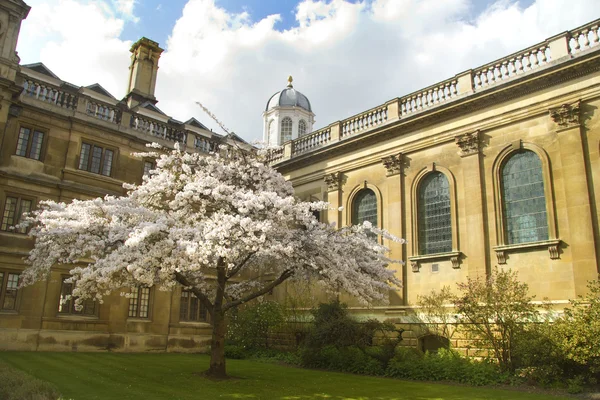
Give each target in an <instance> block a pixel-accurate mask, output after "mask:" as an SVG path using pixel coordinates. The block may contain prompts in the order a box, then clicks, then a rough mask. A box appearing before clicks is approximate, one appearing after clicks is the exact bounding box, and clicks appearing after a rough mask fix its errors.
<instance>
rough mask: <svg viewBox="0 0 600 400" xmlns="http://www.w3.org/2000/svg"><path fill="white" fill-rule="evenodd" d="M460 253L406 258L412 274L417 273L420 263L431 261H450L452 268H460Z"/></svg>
mask: <svg viewBox="0 0 600 400" xmlns="http://www.w3.org/2000/svg"><path fill="white" fill-rule="evenodd" d="M461 255H462V253H461V252H460V251H449V252H447V253H436V254H425V255H422V256H413V257H408V260H409V261H410V265H411V267H412V271H413V272H419V270H420V269H421V263H422V262H427V261H433V260H450V261H451V262H452V268H454V269H457V268H460V256H461Z"/></svg>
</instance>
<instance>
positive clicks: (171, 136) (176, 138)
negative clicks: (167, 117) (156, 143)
mask: <svg viewBox="0 0 600 400" xmlns="http://www.w3.org/2000/svg"><path fill="white" fill-rule="evenodd" d="M130 126H131V128H132V129H134V130H136V131H139V132H143V133H146V134H148V135H152V136H156V137H159V138H163V139H165V140H168V141H171V142H179V143H185V142H186V138H187V136H186V135H187V134H186V132H185V131H184V130H182V129H178V128H177V127H173V126H169V125H168V124H166V123H164V122H159V121H156V120H153V119H150V118H147V117H144V116H141V115H139V114H133V115H132V116H131V122H130Z"/></svg>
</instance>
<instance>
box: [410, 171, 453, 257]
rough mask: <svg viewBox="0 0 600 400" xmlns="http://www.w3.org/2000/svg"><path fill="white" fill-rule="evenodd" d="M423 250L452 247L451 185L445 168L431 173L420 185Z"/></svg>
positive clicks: (419, 220) (444, 249)
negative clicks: (444, 170)
mask: <svg viewBox="0 0 600 400" xmlns="http://www.w3.org/2000/svg"><path fill="white" fill-rule="evenodd" d="M417 209H418V224H419V226H418V229H419V254H423V255H424V254H437V253H446V252H448V251H452V217H451V214H450V187H449V184H448V179H447V178H446V176H445V175H444V174H442V173H441V172H432V173H430V174H428V175H427V176H426V177H425V178H424V179H423V181H422V182H421V184H420V185H419V199H418V205H417Z"/></svg>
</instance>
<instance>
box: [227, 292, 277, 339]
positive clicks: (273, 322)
mask: <svg viewBox="0 0 600 400" xmlns="http://www.w3.org/2000/svg"><path fill="white" fill-rule="evenodd" d="M284 320H285V308H284V306H283V305H281V304H279V303H277V302H274V301H263V302H260V303H255V304H253V305H251V306H247V307H245V308H243V309H239V310H234V312H232V314H231V315H230V316H229V324H228V331H227V342H228V344H231V345H236V346H241V347H242V348H244V349H246V350H249V349H268V348H269V347H270V344H269V334H270V333H271V332H272V331H273V330H274V329H277V328H279V327H280V326H281V324H282V323H283V322H284Z"/></svg>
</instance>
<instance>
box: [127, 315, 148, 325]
mask: <svg viewBox="0 0 600 400" xmlns="http://www.w3.org/2000/svg"><path fill="white" fill-rule="evenodd" d="M127 322H142V323H146V324H148V323H150V322H152V320H151V319H150V318H135V317H129V318H127Z"/></svg>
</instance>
